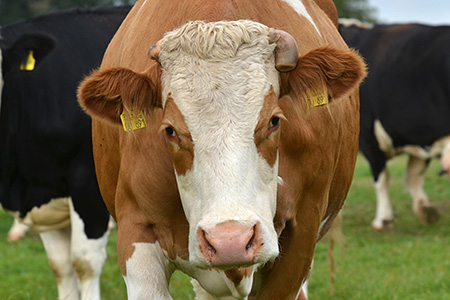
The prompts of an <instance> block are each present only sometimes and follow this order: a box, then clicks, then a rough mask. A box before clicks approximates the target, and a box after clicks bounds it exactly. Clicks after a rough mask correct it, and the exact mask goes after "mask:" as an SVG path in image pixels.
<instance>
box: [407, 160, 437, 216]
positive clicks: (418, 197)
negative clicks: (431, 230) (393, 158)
mask: <svg viewBox="0 0 450 300" xmlns="http://www.w3.org/2000/svg"><path fill="white" fill-rule="evenodd" d="M426 169H427V161H426V160H423V159H420V158H417V157H414V156H409V161H408V167H407V169H406V174H405V186H406V189H407V190H408V192H409V194H410V195H411V198H412V202H413V211H414V213H416V214H417V216H419V219H420V220H421V221H422V222H423V223H425V224H434V223H436V222H437V221H438V220H439V214H438V212H437V210H436V209H435V208H434V207H433V205H432V204H431V202H430V200H429V199H428V196H427V195H426V193H425V191H424V189H423V185H424V174H425V171H426Z"/></svg>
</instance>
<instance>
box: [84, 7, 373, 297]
mask: <svg viewBox="0 0 450 300" xmlns="http://www.w3.org/2000/svg"><path fill="white" fill-rule="evenodd" d="M317 2H319V4H322V5H324V4H325V5H324V6H323V7H325V6H327V5H328V7H330V5H332V3H331V1H311V0H302V1H300V0H297V1H294V0H291V1H281V0H276V1H274V0H260V1H254V0H251V1H250V0H246V1H244V0H236V1H217V0H198V1H175V0H174V1H161V0H153V1H151V0H146V1H139V2H138V3H137V4H136V5H135V6H134V8H133V9H132V11H131V12H130V14H129V15H128V17H127V18H126V20H125V21H124V23H123V24H122V26H121V28H120V29H119V31H118V32H117V33H116V36H115V37H114V39H113V40H112V42H111V44H110V46H109V48H108V50H107V52H106V53H105V56H104V60H103V63H102V65H101V67H100V69H99V70H98V71H95V72H94V73H93V74H91V75H90V76H89V77H87V78H86V79H85V80H84V82H83V83H82V84H81V86H80V88H79V99H80V102H81V104H82V106H83V107H84V108H85V110H86V111H87V112H88V113H89V114H90V115H91V116H92V118H93V144H94V157H95V160H96V168H97V176H98V180H99V184H100V189H101V192H102V195H103V197H104V200H105V203H106V205H107V206H108V208H109V210H110V212H111V214H112V216H113V217H114V218H115V219H116V221H117V223H118V228H119V229H118V254H119V260H120V264H121V269H122V273H123V276H124V278H125V282H126V285H127V290H128V298H129V299H165V300H166V299H171V297H170V295H169V292H168V282H169V279H170V276H171V274H172V272H173V271H174V270H175V269H179V270H181V271H183V272H185V273H186V274H188V275H190V276H191V277H193V278H194V280H193V284H194V288H195V290H196V293H197V297H198V299H213V298H214V299H271V300H273V299H297V297H298V296H299V295H300V291H301V287H302V285H303V283H304V281H305V280H306V278H307V277H308V274H309V272H310V268H311V263H312V259H313V255H314V250H315V246H316V242H317V241H318V240H319V239H320V238H321V237H322V236H323V235H324V234H325V232H326V231H327V230H328V228H329V226H330V225H331V223H332V221H333V219H334V218H335V216H336V214H337V213H338V212H339V210H340V208H341V207H342V205H343V202H344V199H345V197H346V195H347V191H348V189H349V186H350V183H351V180H352V175H353V168H354V164H355V159H356V153H357V149H358V133H359V129H358V123H359V99H358V89H357V87H358V85H359V83H360V81H361V80H362V78H363V77H364V75H365V66H364V63H363V61H362V60H361V58H360V57H359V56H358V55H357V54H355V53H354V52H352V51H350V50H349V49H348V48H347V46H346V45H345V43H344V42H343V40H342V39H341V38H340V36H339V33H338V32H337V29H336V26H335V24H334V23H333V21H334V20H333V21H332V20H331V19H330V18H329V17H328V16H327V15H326V14H325V13H324V11H323V10H322V9H321V8H320V7H319V6H318V5H317V4H316V3H317ZM250 20H251V21H250ZM275 28H276V29H275ZM288 33H289V34H288ZM153 44H155V46H154V47H152V48H150V51H149V46H151V45H153ZM148 51H149V53H148V56H150V57H151V58H152V59H149V57H148V56H147V52H148ZM281 72H284V73H283V74H282V73H281ZM121 120H122V122H123V124H121ZM124 128H126V130H124ZM138 128H139V129H138Z"/></svg>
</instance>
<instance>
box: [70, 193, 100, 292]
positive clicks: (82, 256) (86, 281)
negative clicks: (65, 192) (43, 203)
mask: <svg viewBox="0 0 450 300" xmlns="http://www.w3.org/2000/svg"><path fill="white" fill-rule="evenodd" d="M69 206H70V221H71V226H72V235H71V252H70V256H71V260H72V264H73V266H74V269H75V271H76V272H77V276H78V279H79V282H80V290H81V296H82V297H81V298H82V299H92V300H94V299H95V300H100V275H101V272H102V268H103V264H104V263H105V260H106V244H107V243H108V236H109V230H106V231H105V234H104V235H103V236H102V237H100V238H98V239H89V238H88V237H87V236H86V233H85V231H84V222H83V220H81V218H80V216H79V215H78V213H77V212H76V211H75V209H74V207H73V204H72V201H69Z"/></svg>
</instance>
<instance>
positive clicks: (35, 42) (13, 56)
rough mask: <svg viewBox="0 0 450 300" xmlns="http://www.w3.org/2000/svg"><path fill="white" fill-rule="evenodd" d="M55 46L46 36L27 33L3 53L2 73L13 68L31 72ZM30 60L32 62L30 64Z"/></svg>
mask: <svg viewBox="0 0 450 300" xmlns="http://www.w3.org/2000/svg"><path fill="white" fill-rule="evenodd" d="M55 45H56V42H55V40H54V39H53V38H52V37H51V36H49V35H47V34H43V33H27V34H24V35H22V36H20V37H19V38H18V39H17V40H16V41H15V42H14V43H13V44H12V46H10V47H9V48H7V49H6V50H4V51H3V61H4V63H3V69H4V72H6V71H9V70H11V69H13V68H15V69H17V70H26V71H33V70H34V69H35V68H37V67H38V66H39V65H40V64H41V63H42V61H43V60H44V58H45V57H46V56H47V55H48V54H49V53H51V52H52V51H53V49H54V48H55ZM30 59H32V60H33V62H32V63H30ZM27 64H28V67H26V65H27ZM24 66H25V67H24Z"/></svg>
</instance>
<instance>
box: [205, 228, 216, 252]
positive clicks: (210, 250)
mask: <svg viewBox="0 0 450 300" xmlns="http://www.w3.org/2000/svg"><path fill="white" fill-rule="evenodd" d="M202 231H203V239H204V241H205V242H206V245H207V249H208V252H210V253H211V254H212V255H215V254H217V250H216V248H214V246H213V245H212V244H211V243H210V242H209V241H208V238H207V237H206V232H205V231H204V230H202Z"/></svg>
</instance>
